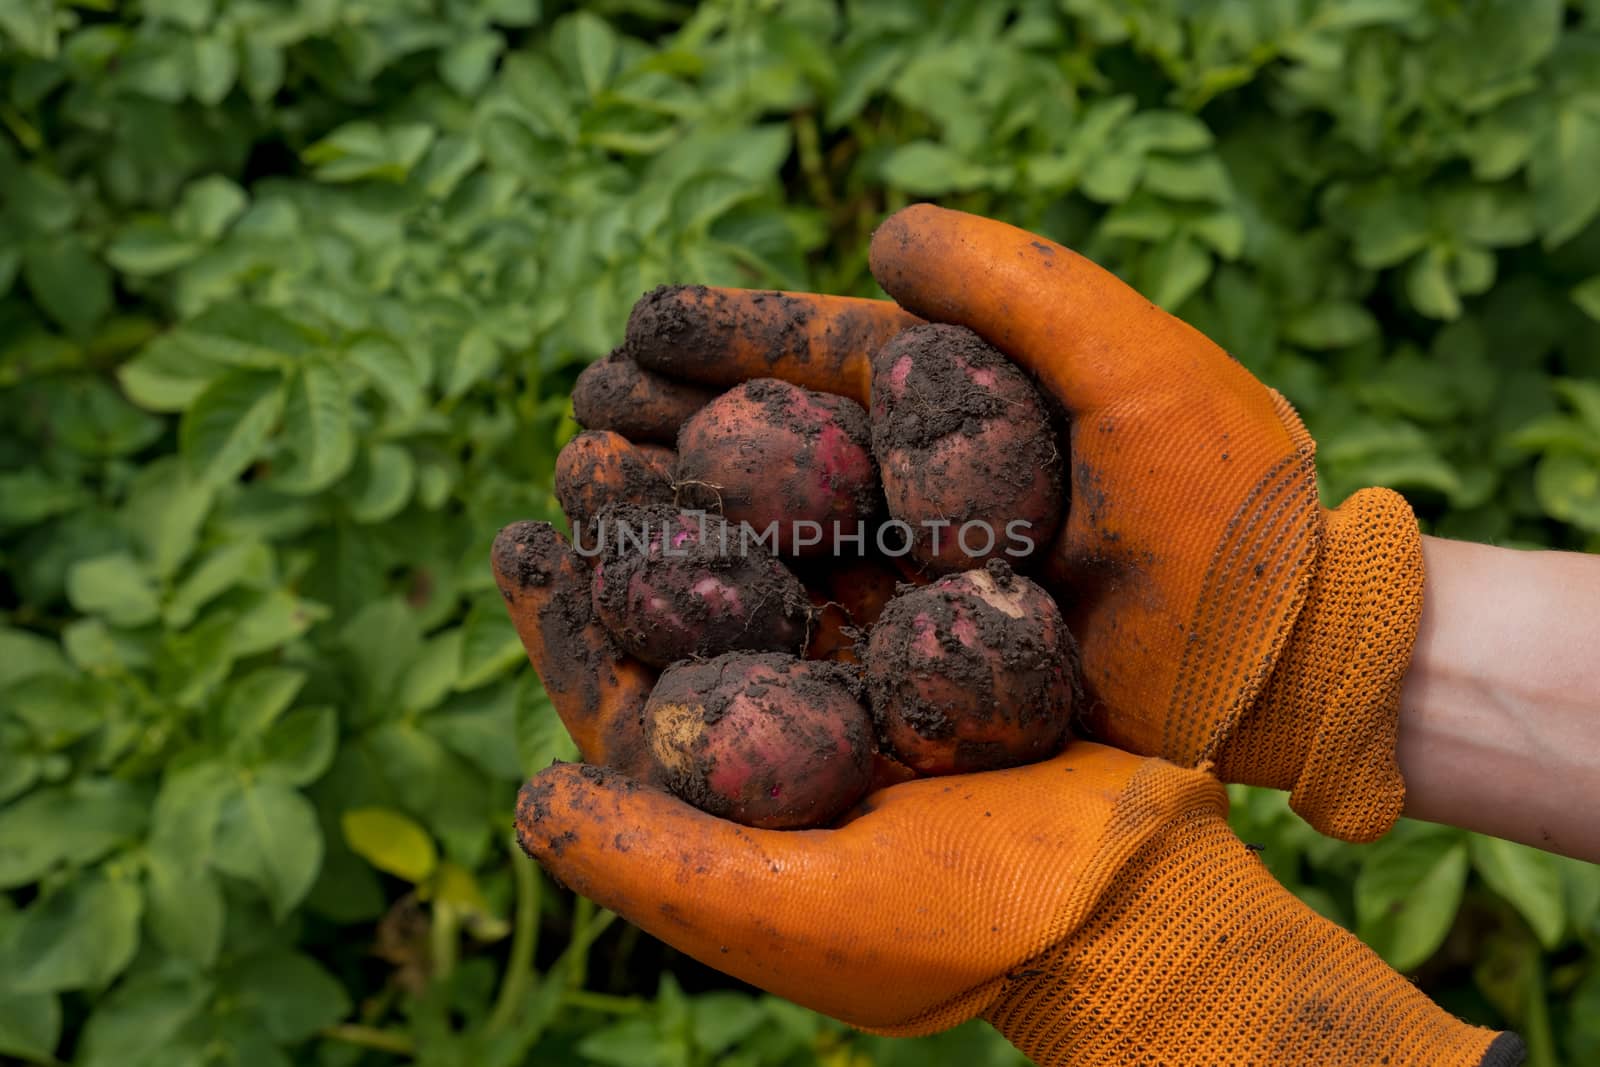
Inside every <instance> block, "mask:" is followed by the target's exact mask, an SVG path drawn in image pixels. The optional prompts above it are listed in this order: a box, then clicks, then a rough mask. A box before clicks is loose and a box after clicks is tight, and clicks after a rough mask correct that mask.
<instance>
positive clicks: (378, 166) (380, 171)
mask: <svg viewBox="0 0 1600 1067" xmlns="http://www.w3.org/2000/svg"><path fill="white" fill-rule="evenodd" d="M437 133H438V131H436V130H435V129H434V128H433V127H432V126H425V125H422V124H420V123H400V124H396V125H393V126H388V127H383V126H379V125H377V124H376V123H373V122H366V121H359V122H350V123H346V124H345V125H343V126H340V127H339V128H338V129H336V130H334V131H333V132H332V133H330V134H329V135H328V136H326V137H324V138H323V139H322V140H320V141H318V142H317V143H316V144H313V145H312V146H310V147H309V148H307V149H306V150H305V151H304V152H302V153H301V154H300V155H301V158H302V159H304V160H305V162H306V163H308V164H310V165H311V166H312V168H313V173H314V174H315V176H316V177H317V179H318V180H319V181H325V182H354V181H384V182H403V181H405V180H406V178H407V177H408V176H409V175H410V174H411V169H412V168H413V167H415V166H416V165H417V163H419V162H420V161H421V160H422V157H423V155H424V154H425V153H426V152H427V151H428V146H429V145H431V144H433V139H434V137H436V136H437Z"/></svg>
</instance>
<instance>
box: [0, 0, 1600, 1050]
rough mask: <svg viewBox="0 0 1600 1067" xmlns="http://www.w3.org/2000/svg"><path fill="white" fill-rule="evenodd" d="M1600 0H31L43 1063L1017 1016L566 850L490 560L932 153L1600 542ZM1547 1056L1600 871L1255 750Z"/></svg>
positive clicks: (9, 871) (1445, 529)
mask: <svg viewBox="0 0 1600 1067" xmlns="http://www.w3.org/2000/svg"><path fill="white" fill-rule="evenodd" d="M1596 175H1600V3H1596V2H1595V0H1570V2H1563V0H1232V2H1228V3H1215V4H1199V3H1190V2H1187V0H1135V2H1130V0H981V2H980V0H957V2H952V3H938V2H935V0H859V2H843V0H841V2H826V0H786V2H778V0H706V2H704V3H699V4H695V3H689V2H684V0H598V2H595V3H589V4H583V5H575V4H570V3H556V2H541V0H381V2H380V0H144V2H143V3H139V4H115V3H112V2H111V0H8V2H6V3H3V4H0V563H3V578H0V612H3V617H0V890H3V892H0V1058H6V1057H10V1058H14V1059H20V1060H21V1061H24V1062H28V1063H35V1064H52V1063H57V1062H65V1063H72V1064H75V1065H80V1067H101V1065H112V1064H115V1065H118V1067H138V1065H141V1064H161V1065H163V1067H200V1065H208V1064H218V1065H221V1064H239V1065H249V1067H256V1065H262V1067H277V1065H283V1064H319V1065H328V1067H346V1065H356V1064H387V1063H396V1062H406V1061H414V1062H417V1063H422V1064H429V1065H457V1064H459V1065H462V1067H468V1065H472V1067H509V1065H513V1064H524V1063H580V1064H617V1065H634V1064H655V1063H660V1064H674V1065H699V1064H710V1063H713V1062H716V1063H730V1064H746V1065H775V1064H805V1063H813V1062H818V1063H825V1064H833V1065H840V1067H843V1065H847V1064H848V1065H852V1067H853V1065H862V1064H900V1063H905V1064H912V1063H917V1064H920V1063H927V1062H936V1063H952V1064H955V1063H959V1064H982V1063H995V1064H999V1063H1015V1062H1016V1057H1015V1056H1014V1054H1013V1053H1011V1052H1010V1050H1009V1049H1008V1048H1007V1047H1006V1046H1005V1045H1004V1044H1003V1043H1002V1042H1001V1041H1000V1040H999V1039H998V1038H997V1037H995V1036H994V1035H993V1034H991V1033H989V1032H987V1031H986V1030H985V1029H984V1028H982V1027H981V1026H977V1025H974V1026H969V1027H964V1028H962V1029H960V1030H958V1031H955V1032H954V1033H952V1034H950V1035H947V1036H945V1037H942V1038H937V1039H932V1040H931V1041H928V1042H920V1043H896V1042H891V1041H883V1040H875V1039H867V1038H864V1037H861V1036H859V1035H852V1034H850V1033H848V1032H847V1031H845V1030H844V1029H843V1028H842V1027H839V1026H837V1025H834V1024H832V1023H829V1022H827V1021H826V1020H822V1019H819V1018H818V1017H816V1016H814V1015H811V1014H809V1013H807V1012H805V1011H802V1010H800V1009H798V1008H795V1007H793V1006H791V1005H788V1004H785V1003H782V1002H778V1001H776V1000H773V999H771V998H765V997H761V996H757V995H754V994H752V993H751V992H749V991H748V990H744V989H737V988H733V987H731V985H730V984H729V983H726V982H723V981H720V980H719V979H718V978H717V977H716V976H715V975H714V974H712V973H711V972H708V971H706V970H704V969H703V968H699V967H697V966H694V965H692V964H691V963H690V962H688V961H685V960H683V959H682V958H680V957H677V956H675V955H673V954H672V953H670V952H667V951H665V950H664V949H662V948H661V947H660V946H658V945H656V944H655V943H653V942H651V941H650V940H649V939H646V938H642V937H640V936H639V935H637V934H635V933H634V932H632V931H630V930H628V929H627V928H626V927H625V924H622V923H613V922H611V917H610V916H609V915H607V914H605V913H603V912H597V911H596V910H595V909H594V908H593V907H591V906H589V905H587V904H585V903H584V902H581V901H578V900H575V899H574V898H573V897H571V896H570V895H568V894H566V893H565V892H563V891H560V890H558V889H557V888H556V887H554V886H553V885H551V884H550V883H548V882H547V881H546V880H545V879H544V878H543V877H542V876H541V875H540V874H539V873H538V872H537V871H536V870H534V869H533V867H532V865H531V864H530V863H528V862H527V861H525V860H522V859H521V858H520V857H519V856H517V855H515V854H514V852H513V846H512V845H511V843H510V835H509V824H510V816H511V809H512V804H513V798H514V796H515V791H516V788H517V785H518V784H519V781H520V780H521V779H522V778H523V776H525V775H526V774H528V773H530V772H531V771H533V770H535V769H536V768H538V767H541V766H543V765H545V764H547V763H548V762H549V761H550V760H551V759H552V758H556V757H571V756H572V754H573V751H572V749H571V748H570V746H569V744H568V743H567V741H566V740H565V739H564V737H563V735H562V733H561V730H560V728H559V725H558V723H557V722H556V719H555V717H554V715H553V714H552V712H551V711H550V708H549V706H548V704H547V702H546V700H545V698H544V696H543V693H542V690H541V689H540V686H539V684H538V682H537V680H536V679H535V678H534V677H533V676H532V674H531V672H530V671H529V670H528V669H527V667H526V665H525V662H524V659H523V654H522V651H521V649H520V648H519V646H518V642H517V639H516V636H515V634H514V633H513V632H512V630H511V628H510V626H509V624H508V622H507V620H506V618H505V613H504V609H503V607H502V605H501V603H500V602H499V598H498V596H497V595H496V594H495V591H494V589H493V587H492V585H491V581H490V575H489V568H488V563H487V550H488V547H489V544H490V541H491V539H492V538H493V536H494V534H495V531H496V530H497V529H498V528H499V527H500V525H501V524H502V523H504V522H506V521H509V520H512V519H516V518H555V517H556V515H557V509H556V506H555V504H554V501H553V496H552V484H551V480H552V473H551V472H552V463H553V458H554V455H555V453H556V451H557V449H558V447H559V446H560V444H561V443H562V442H563V441H564V440H565V439H566V438H567V437H568V436H570V434H571V433H572V432H573V430H574V427H573V424H572V423H571V421H570V418H569V416H568V410H569V408H568V393H569V391H570V389H571V386H572V382H573V379H574V378H575V377H576V375H577V373H578V371H579V370H580V369H581V368H582V367H583V366H585V365H586V364H587V363H588V362H590V361H591V360H593V359H595V358H597V357H599V356H601V355H602V354H604V353H605V352H606V351H607V350H608V349H609V348H610V347H611V346H612V345H613V344H614V343H615V342H616V341H617V340H618V339H619V337H620V334H621V330H622V327H623V323H624V320H625V317H626V313H627V310H628V307H629V305H630V304H631V303H632V301H633V300H634V299H635V298H636V297H637V296H638V295H639V294H640V293H642V292H643V291H644V290H646V289H647V288H649V287H651V286H653V285H655V284H658V283H663V282H680V281H690V282H705V283H711V284H726V285H745V286H775V287H788V288H817V289H822V290H825V291H830V292H839V293H855V294H862V295H872V294H873V293H875V289H874V286H873V284H872V282H871V280H870V278H869V277H868V275H867V272H866V265H865V251H866V238H867V235H868V234H869V233H870V231H871V229H872V227H873V226H874V225H875V223H876V222H877V221H878V220H879V219H880V218H881V217H882V216H883V215H884V213H885V212H887V211H889V210H892V209H893V208H895V207H897V206H900V205H903V204H905V203H908V202H910V201H912V200H916V199H920V198H935V199H938V200H940V201H941V202H943V203H946V204H949V205H952V206H958V207H964V208H968V209H971V210H976V211H980V212H985V213H989V214H994V215H998V216H1000V217H1003V218H1006V219H1008V220H1010V221H1012V222H1015V223H1018V224H1020V225H1023V226H1027V227H1031V228H1035V229H1038V230H1040V231H1042V232H1044V233H1046V234H1049V235H1050V236H1052V237H1054V238H1056V239H1059V240H1061V241H1064V242H1066V243H1068V244H1071V245H1074V246H1076V247H1078V248H1080V249H1082V250H1083V251H1085V252H1086V253H1088V254H1090V255H1091V256H1094V257H1095V258H1097V259H1099V260H1100V261H1102V262H1104V263H1106V264H1107V265H1108V266H1110V267H1112V268H1113V269H1115V270H1117V271H1118V272H1119V273H1121V274H1122V275H1123V276H1124V277H1125V278H1126V279H1128V280H1129V281H1130V282H1132V283H1133V284H1134V285H1136V286H1138V287H1139V288H1140V289H1142V290H1143V291H1144V292H1145V293H1146V294H1147V295H1149V296H1150V297H1151V298H1152V299H1153V300H1156V301H1158V302H1160V303H1161V304H1162V305H1164V306H1166V307H1168V308H1170V309H1172V310H1174V311H1176V312H1178V313H1180V314H1181V315H1183V316H1184V317H1186V318H1188V319H1189V320H1191V321H1192V322H1194V323H1196V324H1197V325H1199V326H1200V327H1201V328H1203V329H1205V330H1206V331H1208V332H1210V333H1211V334H1212V336H1214V337H1216V338H1217V339H1218V340H1219V341H1220V342H1222V343H1223V344H1225V345H1226V346H1227V347H1228V348H1229V349H1230V351H1232V352H1233V353H1234V354H1235V355H1236V356H1237V357H1238V358H1239V359H1240V360H1241V361H1243V362H1244V363H1245V364H1246V365H1247V366H1249V367H1250V368H1251V369H1252V370H1253V371H1255V372H1256V373H1258V374H1259V375H1260V376H1262V377H1263V378H1264V379H1266V380H1267V381H1268V382H1270V383H1272V384H1274V385H1276V386H1277V387H1278V388H1280V389H1282V390H1283V391H1284V392H1285V393H1286V394H1288V395H1289V397H1290V398H1291V399H1292V400H1293V401H1294V402H1295V403H1296V404H1298V405H1299V406H1300V409H1301V411H1302V412H1304V414H1305V416H1306V418H1307V421H1308V422H1309V424H1310V426H1311V428H1312V431H1313V432H1314V433H1315V434H1316V435H1317V437H1318V439H1319V441H1320V444H1321V450H1320V457H1319V459H1320V465H1321V469H1322V473H1323V476H1324V488H1325V491H1326V495H1327V498H1328V499H1329V501H1337V500H1339V499H1342V497H1343V496H1344V495H1345V494H1347V493H1348V492H1349V491H1351V490H1352V489H1354V488H1356V487H1358V486H1363V485H1369V484H1380V485H1390V486H1394V487H1396V488H1399V489H1401V490H1404V491H1405V492H1406V493H1407V494H1408V495H1409V496H1410V497H1411V499H1412V500H1413V501H1414V502H1415V503H1416V505H1417V507H1418V510H1419V512H1420V514H1421V515H1422V516H1423V518H1424V521H1425V524H1426V526H1427V528H1428V529H1429V530H1431V531H1434V532H1438V533H1441V534H1446V535H1455V536H1460V537H1467V538H1475V539H1483V540H1494V541H1497V542H1502V543H1508V544H1526V545H1551V546H1559V547H1563V548H1572V549H1584V548H1587V549H1594V548H1596V547H1600V474H1597V471H1600V181H1597V180H1596ZM1236 800H1237V804H1236V811H1235V823H1236V825H1237V827H1238V829H1239V830H1240V832H1241V834H1242V835H1243V836H1244V837H1245V839H1246V840H1248V841H1252V842H1256V843H1259V844H1261V845H1263V846H1264V847H1265V848H1264V856H1265V858H1266V861H1267V862H1268V864H1269V865H1270V866H1271V867H1272V869H1273V870H1274V872H1275V873H1276V874H1277V875H1278V876H1279V877H1281V878H1282V879H1283V880H1284V881H1285V882H1287V883H1288V884H1289V885H1290V886H1291V887H1293V888H1294V889H1295V890H1296V891H1297V892H1299V893H1300V894H1302V895H1303V896H1304V897H1305V898H1306V899H1307V900H1308V901H1310V902H1311V903H1312V904H1313V905H1314V906H1315V907H1317V908H1318V909H1320V910H1322V911H1324V912H1326V913H1327V914H1328V915H1330V916H1332V917H1333V918H1335V919H1337V920H1338V921H1340V922H1342V923H1345V924H1347V925H1349V926H1350V927H1351V928H1352V929H1354V930H1356V931H1357V932H1358V933H1359V934H1360V935H1361V936H1362V937H1363V938H1365V939H1367V940H1368V941H1369V942H1370V943H1371V944H1372V945H1373V946H1374V947H1375V948H1377V949H1378V951H1380V952H1381V953H1382V954H1383V955H1385V956H1386V957H1387V958H1388V959H1389V960H1391V961H1392V962H1393V963H1394V964H1396V965H1397V966H1399V967H1400V968H1402V969H1404V970H1406V971H1407V972H1409V973H1413V974H1415V975H1416V976H1417V977H1418V980H1419V981H1420V982H1421V984H1422V985H1423V987H1424V988H1425V989H1427V990H1428V991H1429V992H1430V993H1431V994H1432V995H1434V996H1435V997H1437V998H1438V999H1439V1000H1441V1001H1442V1002H1443V1003H1444V1004H1445V1005H1446V1006H1448V1007H1450V1008H1451V1009H1453V1010H1455V1011H1457V1012H1459V1013H1462V1014H1465V1015H1467V1016H1468V1017H1470V1018H1473V1019H1477V1020H1482V1021H1486V1022H1490V1023H1493V1024H1495V1025H1511V1026H1515V1027H1516V1028H1518V1029H1520V1030H1521V1031H1522V1033H1523V1034H1524V1035H1526V1037H1527V1038H1528V1040H1529V1042H1530V1045H1531V1046H1532V1049H1533V1059H1532V1060H1531V1062H1532V1063H1533V1064H1535V1065H1539V1067H1543V1065H1551V1064H1557V1063H1593V1062H1597V1061H1600V966H1597V963H1596V955H1595V951H1596V949H1597V947H1600V927H1597V925H1596V917H1597V913H1600V869H1597V868H1595V867H1592V866H1586V865H1583V864H1577V863H1569V862H1566V861H1563V860H1559V859H1555V858H1552V857H1549V856H1546V855H1543V854H1540V853H1537V852H1534V851H1532V850H1529V849H1526V848H1520V847H1516V846H1512V845H1508V844H1504V843H1501V842H1497V841H1492V840H1488V839H1481V838H1475V837H1471V836H1469V835H1466V834H1463V833H1459V832H1456V831H1452V830H1448V829H1441V828H1437V827H1428V826H1422V825H1413V824H1406V825H1403V826H1402V827H1401V828H1400V829H1399V830H1397V831H1396V832H1395V833H1394V834H1393V835H1392V836H1391V837H1390V838H1389V839H1387V840H1385V841H1383V842H1381V843H1379V844H1377V845H1375V846H1371V847H1366V848H1357V847H1351V846H1346V845H1342V844H1340V843H1338V842H1334V841H1329V840H1324V839H1321V838H1319V837H1318V836H1317V835H1316V834H1314V833H1313V832H1312V831H1310V830H1309V829H1308V828H1307V827H1306V826H1305V825H1304V824H1302V823H1300V822H1299V821H1298V820H1297V819H1296V818H1295V817H1294V816H1292V815H1291V814H1290V813H1289V812H1288V810H1287V808H1286V806H1285V804H1284V802H1283V798H1282V797H1281V796H1276V795H1271V794H1267V793H1252V792H1249V791H1246V790H1239V791H1237V797H1236Z"/></svg>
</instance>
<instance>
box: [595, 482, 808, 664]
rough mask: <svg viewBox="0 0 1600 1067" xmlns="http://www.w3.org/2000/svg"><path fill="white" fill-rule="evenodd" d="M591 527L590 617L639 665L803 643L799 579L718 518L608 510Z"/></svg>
mask: <svg viewBox="0 0 1600 1067" xmlns="http://www.w3.org/2000/svg"><path fill="white" fill-rule="evenodd" d="M596 527H597V531H596V532H597V537H598V539H599V543H598V544H597V545H596V546H595V547H596V548H598V549H599V551H600V557H599V563H598V564H597V565H596V567H595V571H594V609H595V614H596V616H598V617H599V619H600V621H601V622H602V623H603V624H604V625H605V627H606V629H608V630H610V631H611V633H612V634H613V635H614V636H615V637H616V639H617V641H618V642H619V643H620V644H621V645H622V647H623V648H625V649H626V650H627V651H628V652H630V653H632V654H633V655H634V656H637V657H638V658H639V659H641V660H643V661H644V662H646V663H649V664H653V665H655V666H657V667H665V666H667V665H668V664H670V663H674V662H676V661H678V660H680V659H686V658H688V657H690V656H714V655H717V654H719V653H722V652H731V651H734V650H741V649H742V650H747V651H777V652H793V653H798V652H799V651H800V650H801V649H802V648H803V647H804V646H805V640H806V629H807V625H808V623H809V621H810V615H811V604H810V601H809V600H808V598H807V596H806V591H805V587H804V586H802V585H801V584H800V579H798V578H796V577H795V576H794V574H793V573H792V572H790V570H789V569H788V568H787V567H785V566H784V565H783V563H782V562H780V561H779V560H777V559H775V558H773V556H772V555H771V554H770V553H768V552H767V551H766V550H765V549H764V548H762V547H761V546H758V545H752V544H749V543H742V542H741V539H740V537H739V532H738V530H737V529H735V528H733V527H730V526H729V525H728V524H727V523H725V522H724V521H723V520H722V519H720V518H718V517H717V516H715V515H706V514H685V513H682V512H679V511H678V510H677V509H676V508H671V507H646V508H641V507H634V506H631V505H626V504H623V505H615V504H613V505H610V506H608V507H606V508H605V509H604V510H602V511H601V513H600V516H599V519H598V521H597V523H596Z"/></svg>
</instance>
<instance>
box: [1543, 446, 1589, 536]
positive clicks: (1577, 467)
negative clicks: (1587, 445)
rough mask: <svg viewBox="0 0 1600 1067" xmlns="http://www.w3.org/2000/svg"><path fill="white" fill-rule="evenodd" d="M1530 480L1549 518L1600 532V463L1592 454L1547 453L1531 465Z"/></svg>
mask: <svg viewBox="0 0 1600 1067" xmlns="http://www.w3.org/2000/svg"><path fill="white" fill-rule="evenodd" d="M1533 484H1534V490H1535V492H1536V493H1537V494H1538V497H1539V503H1540V505H1541V506H1542V507H1543V508H1544V510H1545V511H1546V513H1548V514H1549V515H1550V517H1551V518H1555V519H1560V520H1561V521H1562V522H1570V523H1572V524H1574V525H1575V526H1579V527H1581V528H1582V529H1585V530H1590V531H1593V532H1596V533H1600V466H1597V465H1596V463H1595V460H1594V457H1593V456H1592V455H1585V454H1582V453H1576V452H1551V453H1548V454H1546V455H1545V457H1544V458H1543V459H1541V460H1540V461H1539V466H1538V467H1536V468H1535V469H1534V477H1533Z"/></svg>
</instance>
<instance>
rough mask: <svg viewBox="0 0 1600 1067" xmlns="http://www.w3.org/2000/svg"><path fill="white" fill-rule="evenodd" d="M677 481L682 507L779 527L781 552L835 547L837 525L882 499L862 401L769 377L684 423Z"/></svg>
mask: <svg viewBox="0 0 1600 1067" xmlns="http://www.w3.org/2000/svg"><path fill="white" fill-rule="evenodd" d="M677 481H678V485H679V487H680V489H679V497H678V499H679V501H680V502H681V503H683V504H685V505H686V506H690V507H700V508H705V509H707V510H712V511H720V512H721V514H722V515H723V516H724V517H726V518H727V519H728V521H730V522H736V523H748V524H749V525H750V526H751V527H753V528H754V529H755V530H756V531H757V532H763V531H765V530H766V529H767V528H768V526H769V525H775V527H776V542H775V543H776V546H777V551H778V552H779V553H780V554H784V555H789V554H799V555H807V554H810V555H821V554H825V553H829V552H831V551H832V548H833V545H834V536H833V535H834V531H835V528H836V527H835V524H838V529H840V530H841V531H842V532H843V533H846V534H851V535H854V534H856V533H858V523H859V522H860V521H862V520H865V519H867V518H868V517H870V516H871V515H872V514H874V513H875V512H876V511H877V510H878V504H879V500H880V498H881V494H880V491H879V487H878V472H877V468H876V466H875V465H874V463H873V461H872V441H871V434H870V433H869V431H868V427H867V413H866V412H865V411H863V410H862V408H861V406H860V405H859V404H856V403H855V402H854V401H851V400H847V399H845V398H844V397H840V396H833V395H831V394H829V393H818V392H813V391H812V390H809V389H802V388H800V387H799V386H797V385H790V384H789V383H788V382H782V381H778V380H777V379H775V378H757V379H755V380H754V381H749V382H745V383H744V384H742V385H739V386H736V387H734V388H733V389H730V390H728V391H727V392H726V393H723V394H722V395H721V396H719V397H717V399H715V400H713V401H712V402H711V403H709V404H707V405H706V406H705V407H703V408H701V409H700V410H699V411H697V412H696V413H695V414H694V415H693V416H692V417H691V418H690V419H689V421H687V422H685V423H684V424H683V429H682V430H680V431H679V432H678V468H677ZM797 523H808V524H815V525H805V526H798V527H797V525H796V524H797ZM866 536H867V538H868V543H870V536H871V535H870V533H868V534H867V535H866ZM807 541H812V542H813V543H811V544H806V543H805V542H807Z"/></svg>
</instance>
